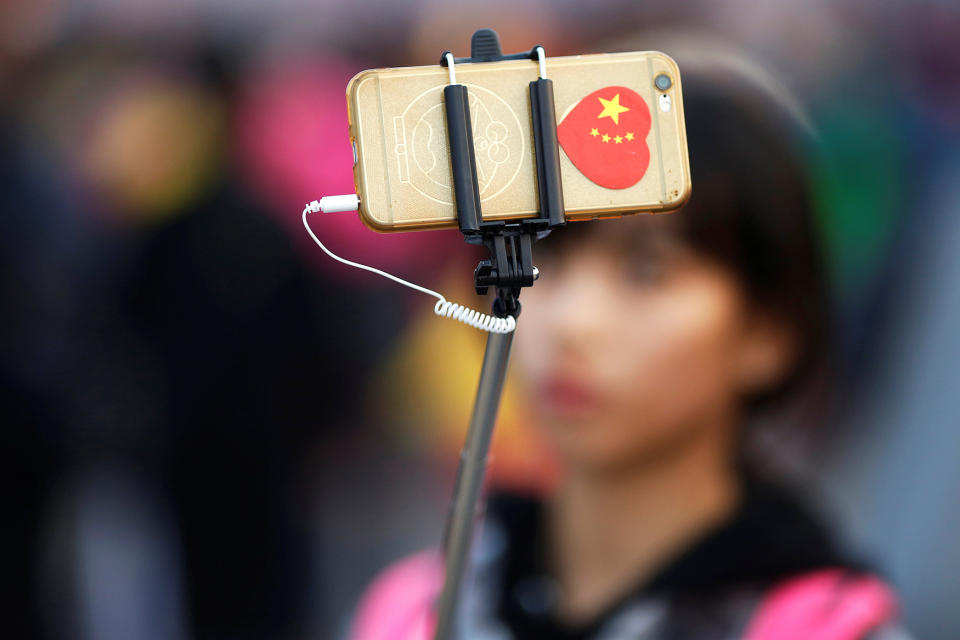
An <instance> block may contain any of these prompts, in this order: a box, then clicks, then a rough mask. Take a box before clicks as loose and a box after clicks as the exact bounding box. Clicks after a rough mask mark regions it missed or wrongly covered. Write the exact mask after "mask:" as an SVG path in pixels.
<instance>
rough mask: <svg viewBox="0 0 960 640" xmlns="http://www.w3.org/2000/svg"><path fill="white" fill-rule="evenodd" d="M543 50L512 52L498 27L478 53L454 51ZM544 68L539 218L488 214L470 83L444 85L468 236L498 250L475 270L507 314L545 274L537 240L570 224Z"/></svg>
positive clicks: (480, 37) (480, 286)
mask: <svg viewBox="0 0 960 640" xmlns="http://www.w3.org/2000/svg"><path fill="white" fill-rule="evenodd" d="M449 54H450V52H449V51H445V52H444V53H443V56H442V57H441V60H440V64H441V65H443V66H448V65H449V59H448V55H449ZM543 56H544V52H543V47H541V46H540V45H537V46H535V47H533V48H532V49H531V50H530V51H528V52H525V53H514V54H509V55H504V54H503V52H502V50H501V48H500V38H499V36H498V35H497V33H496V31H494V30H492V29H479V30H477V31H476V32H474V34H473V37H472V38H471V40H470V57H469V58H454V64H455V65H456V64H460V63H470V62H496V61H500V60H536V61H541V60H542V57H543ZM450 57H452V55H451V56H450ZM542 70H543V65H541V74H540V78H539V79H538V80H535V81H533V82H531V83H530V112H531V119H532V123H531V128H532V130H533V143H534V144H533V146H534V162H535V164H536V169H537V197H538V202H539V212H538V215H537V216H536V217H533V218H524V219H522V220H518V221H515V222H514V221H509V222H508V221H485V220H484V219H483V212H482V208H481V203H480V185H479V183H478V181H477V160H476V155H475V154H474V146H473V125H472V122H471V119H470V101H469V93H468V90H467V87H466V86H465V85H463V84H453V83H451V84H449V85H447V86H446V87H444V90H443V98H444V107H445V113H446V118H447V137H448V139H449V142H450V164H451V169H452V171H453V191H454V198H455V202H456V207H457V219H458V222H459V225H460V231H461V233H463V235H464V239H465V240H466V241H467V242H469V243H471V244H483V245H484V246H485V247H486V248H487V250H488V251H489V252H490V258H489V259H487V260H482V261H481V262H480V264H479V265H478V266H477V269H476V271H475V272H474V285H475V287H476V290H477V293H478V294H480V295H485V294H486V293H487V291H488V289H489V288H490V287H494V288H495V289H496V291H497V300H496V302H495V303H494V313H495V314H496V315H499V316H506V315H514V316H516V315H518V314H519V313H520V302H519V300H518V298H519V296H520V290H521V288H523V287H529V286H532V285H533V282H534V280H536V278H537V276H538V272H537V270H536V268H535V267H534V266H533V243H534V242H535V241H536V240H538V239H539V238H542V237H544V236H545V235H547V234H548V233H549V232H550V231H551V230H552V229H555V228H558V227H562V226H563V225H564V224H566V214H565V210H564V206H563V185H562V184H561V181H560V144H559V142H558V141H557V116H556V111H555V107H554V101H553V82H552V81H551V80H550V79H548V78H546V77H545V76H544V74H543V71H542ZM451 77H452V74H451Z"/></svg>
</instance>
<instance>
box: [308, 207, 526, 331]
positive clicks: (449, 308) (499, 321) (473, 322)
mask: <svg viewBox="0 0 960 640" xmlns="http://www.w3.org/2000/svg"><path fill="white" fill-rule="evenodd" d="M358 203H359V199H358V198H357V196H356V195H349V196H326V197H324V198H321V199H320V200H314V201H313V202H311V203H309V204H307V206H305V207H304V208H303V226H304V228H305V229H306V230H307V233H309V234H310V237H311V238H313V241H314V242H316V243H317V246H318V247H320V248H321V249H323V252H324V253H326V254H327V255H328V256H330V257H331V258H333V259H334V260H336V261H337V262H340V263H343V264H345V265H347V266H350V267H356V268H357V269H363V270H364V271H369V272H370V273H375V274H377V275H378V276H383V277H384V278H387V279H389V280H393V281H394V282H396V283H397V284H402V285H403V286H405V287H410V288H411V289H416V290H417V291H420V292H421V293H426V294H427V295H431V296H433V297H434V298H436V299H437V303H436V304H435V305H433V312H434V313H436V314H437V315H438V316H441V317H443V318H452V319H454V320H456V321H457V322H462V323H463V324H466V325H469V326H471V327H474V328H475V329H480V330H481V331H489V332H490V333H510V332H511V331H513V330H514V329H516V328H517V319H516V318H514V317H513V316H507V317H506V318H498V317H497V316H493V315H490V314H487V313H480V312H479V311H477V310H475V309H471V308H469V307H465V306H463V305H462V304H457V303H456V302H450V301H449V300H447V299H446V298H444V297H443V296H442V295H440V294H439V293H437V292H436V291H434V290H432V289H427V288H426V287H421V286H420V285H418V284H414V283H412V282H407V281H406V280H404V279H403V278H398V277H397V276H395V275H393V274H391V273H387V272H386V271H381V270H380V269H377V268H375V267H371V266H368V265H365V264H360V263H359V262H354V261H352V260H347V259H346V258H341V257H340V256H338V255H337V254H335V253H334V252H332V251H330V249H327V247H326V246H324V244H323V243H322V242H320V239H319V238H318V237H317V236H316V234H315V233H314V232H313V229H311V228H310V223H309V221H308V220H307V215H309V214H311V213H320V212H323V213H335V212H338V211H353V210H355V209H356V208H357V206H358Z"/></svg>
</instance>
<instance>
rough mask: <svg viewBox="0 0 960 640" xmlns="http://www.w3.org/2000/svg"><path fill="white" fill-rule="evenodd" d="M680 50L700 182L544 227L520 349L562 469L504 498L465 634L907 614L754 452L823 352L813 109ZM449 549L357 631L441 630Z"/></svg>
mask: <svg viewBox="0 0 960 640" xmlns="http://www.w3.org/2000/svg"><path fill="white" fill-rule="evenodd" d="M681 68H682V69H684V72H685V75H684V105H685V110H686V119H687V133H688V139H689V149H690V162H691V169H692V175H693V185H694V188H693V196H692V199H691V200H690V202H689V204H688V205H687V206H686V207H684V209H682V210H681V211H679V212H677V213H674V214H672V215H667V216H658V217H651V216H637V217H633V218H625V219H623V220H619V221H615V222H601V223H584V224H573V225H570V226H569V227H568V228H566V229H563V230H562V231H560V232H559V233H556V234H554V236H552V237H550V238H548V239H546V240H545V241H543V242H541V243H540V244H538V245H537V248H536V252H535V253H536V263H537V265H538V266H539V267H540V270H541V273H542V277H541V278H540V280H539V281H538V282H537V284H536V286H534V287H533V288H532V289H530V290H528V291H525V292H524V295H523V300H522V302H523V309H524V311H523V319H522V322H521V323H520V330H519V335H518V336H517V356H518V357H517V365H518V366H519V367H520V369H521V371H522V372H523V374H524V379H525V380H526V381H527V383H528V386H529V390H528V393H527V394H526V396H525V397H529V398H530V399H531V402H532V405H533V406H532V408H533V412H534V414H535V415H536V416H537V418H538V423H539V425H540V426H541V428H542V430H543V433H544V435H545V438H546V440H547V441H548V442H549V443H550V445H551V446H552V448H553V449H554V451H555V453H556V456H557V457H558V459H559V460H560V461H561V462H562V465H563V468H564V474H563V480H562V482H561V483H560V486H559V487H558V488H557V490H556V491H555V492H553V493H552V494H551V495H549V496H546V497H539V496H520V495H494V496H492V497H491V500H490V503H489V508H488V513H487V518H486V522H485V525H484V530H483V534H482V536H481V540H480V541H479V544H478V549H477V553H476V554H475V555H476V559H475V561H474V571H473V580H472V582H471V584H470V587H469V589H468V590H467V593H466V596H465V599H464V601H463V602H462V603H461V605H460V610H459V613H460V615H459V623H460V626H459V629H460V633H461V636H462V637H464V638H497V639H510V638H516V639H526V638H537V639H540V638H563V639H573V638H578V639H579V638H600V639H619V638H624V639H625V638H631V639H634V638H636V639H648V638H649V639H653V638H656V639H664V638H679V639H685V640H698V639H706V638H711V639H712V638H716V639H721V638H724V639H729V638H749V639H751V640H769V639H777V640H790V639H791V638H816V639H823V640H841V639H842V640H854V639H860V638H868V637H869V638H881V637H884V638H892V637H894V635H893V634H895V633H898V632H895V631H894V627H895V604H894V599H893V597H892V595H891V594H890V592H889V591H888V589H887V588H886V587H885V586H884V585H883V583H882V582H880V581H879V580H878V579H877V578H875V577H873V576H871V575H870V574H869V573H867V572H865V571H863V570H862V569H860V568H859V567H858V565H857V563H856V562H855V561H853V560H851V559H850V558H848V557H847V556H845V555H844V554H843V553H842V552H841V551H840V550H839V549H838V548H837V546H836V545H835V544H834V543H833V542H832V540H831V537H830V535H829V533H828V531H827V530H826V529H825V528H824V526H823V525H821V523H820V522H819V521H818V520H817V518H816V517H815V516H814V515H813V514H812V513H811V512H810V511H808V510H807V509H806V508H805V507H804V506H803V505H802V504H801V502H800V501H798V500H797V499H796V498H795V497H794V496H793V495H792V494H791V493H790V492H789V491H787V490H785V489H784V488H782V487H780V486H779V485H777V484H774V483H771V482H769V481H766V480H764V479H763V477H762V474H760V473H758V472H757V471H756V469H755V467H756V465H755V464H754V463H753V461H752V459H751V458H750V456H749V455H747V453H746V452H747V451H748V449H749V448H748V446H747V445H748V444H749V443H750V442H751V441H752V440H754V437H755V436H756V435H757V434H756V433H754V431H755V430H756V429H758V428H766V425H763V426H762V427H760V426H758V425H756V424H755V423H756V422H757V421H758V418H759V417H765V418H766V421H767V422H772V421H775V420H776V417H777V416H778V415H782V413H783V412H784V411H786V409H791V410H795V409H796V408H797V407H799V406H803V405H804V404H806V405H808V406H809V404H810V403H809V402H806V401H809V400H810V399H811V396H812V390H813V389H815V387H816V386H817V385H816V383H817V381H818V380H822V379H823V373H824V371H825V370H826V368H825V364H826V362H827V355H828V349H827V346H828V336H829V331H828V310H827V295H826V292H825V285H824V281H823V274H822V270H821V263H820V256H819V253H818V250H817V244H816V238H815V233H814V230H813V220H812V210H811V203H810V195H809V193H808V182H807V178H806V176H805V175H804V169H803V166H802V164H801V162H800V160H799V158H798V155H797V149H796V144H795V143H796V140H794V138H793V137H792V136H793V135H794V134H795V133H796V132H797V130H798V128H799V123H798V122H797V121H795V120H792V116H791V115H790V111H789V109H786V108H785V107H784V106H783V104H782V103H781V101H779V100H777V99H776V96H775V94H774V93H772V92H771V91H770V90H769V89H768V88H767V87H766V86H765V85H763V84H762V83H757V82H756V81H754V80H748V74H744V73H742V72H738V71H736V70H735V67H734V66H731V67H730V68H727V69H724V70H722V71H721V72H711V73H705V72H697V70H696V68H695V66H694V67H691V66H689V65H687V66H684V65H683V64H681ZM778 411H779V412H780V413H779V414H778ZM793 413H796V411H793ZM815 426H816V425H814V424H805V425H802V427H803V428H807V429H809V428H813V427H815ZM438 558H439V556H438V555H437V554H436V553H427V554H421V555H419V556H415V557H414V558H411V559H408V560H406V561H404V562H401V563H400V564H398V565H395V566H394V567H393V568H391V569H390V570H388V571H387V572H386V573H385V574H384V575H382V576H381V577H380V578H379V579H378V580H377V582H375V583H374V585H373V586H372V587H371V589H370V590H369V592H368V593H367V595H366V597H365V599H364V601H363V602H362V603H361V606H360V608H359V610H358V614H357V618H356V620H355V624H354V628H353V635H352V637H353V638H359V639H362V640H372V639H379V638H383V639H386V640H394V639H399V638H424V637H429V635H430V625H431V620H432V616H431V613H430V606H431V602H432V599H433V598H434V597H435V596H436V594H437V593H438V591H439V588H440V584H441V582H442V567H441V566H440V564H439V562H438ZM897 637H903V636H902V635H898V636H897Z"/></svg>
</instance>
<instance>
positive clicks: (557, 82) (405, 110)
mask: <svg viewBox="0 0 960 640" xmlns="http://www.w3.org/2000/svg"><path fill="white" fill-rule="evenodd" d="M456 72H457V82H459V83H462V84H465V85H467V87H468V88H469V93H470V115H471V118H472V122H473V129H474V145H475V152H476V156H477V170H478V179H479V182H480V198H481V202H482V207H483V218H484V219H485V220H502V219H515V218H523V217H530V216H533V215H536V212H537V188H536V184H537V176H536V168H535V167H534V162H533V139H532V138H533V135H532V128H531V116H530V97H529V83H530V82H531V81H533V80H536V79H537V77H538V67H537V63H536V62H535V61H532V60H530V61H528V60H511V61H504V62H488V63H476V64H458V65H456ZM659 73H666V74H668V75H669V76H670V77H671V79H672V80H673V86H672V87H670V89H669V90H668V91H667V92H666V93H667V94H668V95H669V96H670V103H671V107H670V109H669V111H663V110H661V108H660V100H659V94H661V93H663V92H661V91H659V90H657V89H656V87H655V86H654V78H655V77H656V76H657V75H658V74H659ZM547 76H548V77H549V78H551V79H552V80H553V90H554V100H555V104H556V110H557V122H558V123H559V122H561V121H562V120H563V118H564V116H565V115H566V114H567V112H568V111H570V110H571V109H572V108H573V107H574V106H576V104H577V102H578V101H580V100H581V99H582V98H583V97H584V96H587V95H588V94H590V93H592V92H594V91H596V90H598V89H601V88H603V87H606V86H624V87H628V88H630V89H633V90H634V91H636V92H637V93H638V94H639V95H640V96H642V97H643V99H644V100H645V101H646V102H647V106H648V108H649V109H650V115H651V118H652V126H651V130H650V132H649V134H648V135H647V138H646V142H647V145H648V147H649V149H650V166H649V168H648V169H647V172H646V173H645V174H644V175H643V177H642V178H641V179H640V181H639V182H637V183H636V184H635V185H633V186H632V187H629V188H626V189H608V188H605V187H602V186H599V185H597V184H595V183H594V182H591V181H590V180H589V179H588V178H587V177H586V176H584V175H583V174H582V173H581V172H580V171H579V170H578V169H577V168H576V167H575V166H574V165H573V163H572V162H571V161H570V159H569V158H568V157H567V156H566V154H565V152H564V151H563V149H561V151H560V170H561V175H562V178H563V197H564V202H565V205H566V209H567V219H568V220H586V219H591V218H596V217H612V216H620V215H625V214H628V213H639V212H649V213H660V212H667V211H672V210H675V209H677V208H679V207H680V206H681V205H682V204H683V203H684V202H685V201H686V199H687V198H688V197H689V195H690V168H689V161H688V158H687V141H686V132H685V129H684V121H683V100H682V98H681V95H682V94H681V83H680V73H679V70H678V69H677V66H676V63H674V61H673V60H672V59H671V58H669V57H668V56H666V55H665V54H662V53H659V52H654V51H648V52H632V53H607V54H594V55H584V56H569V57H561V58H547ZM448 82H449V76H448V72H447V69H446V68H445V67H441V66H439V65H434V66H427V67H405V68H396V69H371V70H367V71H362V72H360V73H359V74H357V75H356V76H354V78H353V79H352V80H351V81H350V83H349V84H348V85H347V110H348V113H349V118H350V138H351V140H352V141H353V143H354V145H355V148H356V155H357V163H356V165H355V166H354V180H355V182H356V187H357V193H358V194H359V195H360V201H361V204H360V216H361V219H362V220H363V221H364V222H365V223H366V224H367V225H368V226H370V227H371V228H373V229H375V230H377V231H404V230H411V229H417V228H421V229H426V228H439V227H455V226H456V211H455V209H454V204H453V188H452V176H451V168H450V159H449V154H448V143H447V131H446V121H445V116H444V106H443V87H444V86H446V84H447V83H448Z"/></svg>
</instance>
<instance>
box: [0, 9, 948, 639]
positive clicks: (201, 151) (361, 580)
mask: <svg viewBox="0 0 960 640" xmlns="http://www.w3.org/2000/svg"><path fill="white" fill-rule="evenodd" d="M479 27H493V28H495V29H497V30H498V31H499V32H500V35H501V39H502V42H503V46H504V50H505V51H508V52H510V51H520V50H527V49H529V48H530V47H531V45H533V44H535V43H541V44H543V45H545V47H546V50H547V52H548V54H549V55H563V54H574V53H586V52H599V51H608V50H615V48H616V46H617V44H616V43H618V42H625V41H631V42H637V37H638V34H639V33H642V32H655V31H657V30H676V29H680V30H686V31H689V30H693V32H695V33H701V34H705V35H709V36H710V37H719V38H723V39H726V40H729V41H731V42H734V43H736V44H737V45H739V46H741V47H743V49H744V50H745V51H747V52H748V53H750V54H751V55H753V56H755V57H756V59H758V60H760V61H761V62H762V63H763V64H765V65H767V66H768V67H769V68H770V69H771V70H772V71H773V72H774V73H775V74H776V75H777V76H778V77H779V78H780V79H781V80H783V82H784V83H786V84H787V85H789V86H790V87H792V88H793V90H794V91H795V92H796V93H797V94H798V96H799V97H800V99H801V101H802V102H803V104H804V105H805V107H806V108H807V109H808V111H809V115H810V119H811V121H812V122H813V124H814V126H815V127H816V129H817V130H818V132H819V134H820V138H821V145H820V147H821V148H820V150H819V152H818V154H817V155H816V156H815V157H814V156H811V161H810V166H809V169H810V172H811V175H812V176H813V178H814V180H815V184H816V193H817V201H818V212H819V227H820V232H821V236H822V238H823V241H824V243H825V245H826V247H827V251H828V255H829V258H830V273H831V275H832V284H833V291H834V296H835V300H836V303H837V320H838V326H839V327H840V336H839V338H840V342H839V344H840V345H841V354H840V355H841V357H840V359H839V367H840V369H839V371H838V373H839V375H838V376H837V384H838V385H839V388H838V389H837V391H838V394H837V395H838V397H839V398H841V402H840V404H839V406H838V407H837V408H836V410H835V411H834V415H833V417H832V418H831V419H830V420H829V421H828V423H827V424H823V425H817V427H818V428H817V429H816V434H817V440H816V442H815V443H814V455H812V456H809V457H807V458H806V459H805V460H803V461H802V462H801V463H799V469H800V474H801V475H802V477H803V478H805V482H806V483H807V486H808V488H809V489H810V491H811V493H812V494H814V495H817V496H819V498H820V500H821V504H822V506H823V508H824V509H826V510H827V511H828V512H830V513H832V514H833V517H834V519H835V521H836V522H837V523H838V524H839V525H840V526H841V527H842V531H843V532H844V535H845V537H846V538H847V539H848V540H850V541H851V543H852V544H855V545H857V546H859V547H860V548H861V549H863V550H864V551H865V553H866V554H867V556H868V557H869V558H870V560H871V561H872V562H873V564H874V566H877V567H878V568H879V569H880V570H881V571H882V572H883V573H884V574H885V575H887V576H889V578H890V579H891V580H892V582H893V583H894V584H895V585H896V586H897V588H898V589H899V590H900V592H901V594H902V596H903V602H904V608H905V613H906V617H907V621H908V624H909V626H910V628H911V629H912V630H913V631H914V632H915V633H916V634H917V636H918V637H920V638H927V639H933V640H936V639H953V638H957V637H960V607H957V606H956V604H957V598H958V594H960V544H958V541H960V409H958V403H960V332H958V331H957V327H958V326H960V211H958V203H960V145H958V142H960V8H958V6H957V4H956V3H954V2H950V1H948V0H940V1H935V0H913V1H908V0H885V1H884V2H876V1H869V0H836V1H828V0H803V1H799V0H797V1H795V2H786V1H783V2H775V1H773V0H765V1H759V2H758V1H756V0H750V1H747V0H724V1H717V0H696V1H692V2H683V3H679V2H672V1H665V0H647V1H645V2H636V1H635V0H617V1H613V0H591V2H580V1H573V0H564V1H559V2H547V1H546V0H541V1H536V0H509V1H504V0H487V1H485V2H467V1H464V0H444V1H439V0H422V1H419V2H405V3H403V2H393V1H391V0H354V1H351V2H335V1H330V0H276V1H273V2H257V1H255V0H229V1H225V0H163V1H161V0H87V1H84V2H69V1H67V0H22V1H20V0H12V1H11V0H7V1H6V2H4V3H2V5H0V421H2V424H3V426H2V429H0V434H2V436H0V438H2V439H0V555H2V557H3V559H4V561H3V564H2V565H0V635H2V636H3V637H4V638H81V639H91V640H93V639H97V640H99V639H111V640H112V639H115V638H116V639H131V638H136V639H144V640H151V639H154V638H156V639H164V640H177V639H189V638H197V639H206V638H334V637H336V636H337V634H338V633H339V632H341V631H342V630H343V628H344V625H345V624H346V621H347V620H348V617H349V615H350V609H351V606H352V604H353V603H354V602H355V601H356V599H357V597H358V595H359V593H360V591H361V590H362V588H363V585H364V584H365V583H366V582H367V581H368V580H369V579H370V577H371V576H372V575H373V574H374V573H375V572H376V571H377V570H378V569H379V568H381V567H383V566H384V565H385V564H386V563H387V562H389V561H390V560H391V559H393V558H396V557H397V556H399V555H401V554H403V553H407V552H410V551H413V550H415V549H419V548H421V547H424V546H428V545H435V544H437V543H438V542H439V540H440V537H441V532H442V524H443V520H444V515H445V511H446V508H447V503H448V500H449V495H450V491H451V480H452V476H453V469H454V467H453V465H454V463H455V460H456V458H457V451H458V447H459V445H460V442H461V440H462V437H463V431H464V427H465V424H466V419H467V415H468V413H469V409H470V404H471V401H472V393H473V389H474V385H475V383H476V377H477V374H478V371H479V366H480V356H481V353H482V340H483V338H482V336H481V335H480V334H479V333H478V332H474V331H472V330H470V329H466V328H463V327H460V326H457V325H454V324H453V323H450V322H444V321H441V320H438V319H435V318H434V317H433V316H432V314H431V308H432V303H431V302H430V301H429V300H426V299H424V298H423V297H420V296H418V295H417V294H415V293H412V292H409V291H407V290H401V289H400V288H398V287H396V286H395V285H391V284H390V283H386V282H385V281H381V280H379V279H376V278H372V277H368V276H367V275H365V274H362V273H354V272H351V271H349V270H347V269H346V268H344V267H341V266H339V265H336V264H334V263H332V262H330V261H328V260H327V259H325V258H324V257H322V255H319V252H318V251H317V250H316V249H315V248H314V247H313V246H312V245H310V244H309V239H308V238H307V237H306V236H305V234H304V233H303V230H302V227H301V226H300V219H299V216H300V211H301V209H302V206H303V203H304V202H306V201H309V200H312V199H315V198H318V197H319V196H321V195H324V194H333V193H350V192H352V190H353V187H352V177H351V163H352V158H351V151H350V148H349V142H348V137H347V122H346V108H345V100H344V88H345V86H346V82H347V80H348V79H349V78H350V76H351V75H352V74H354V73H355V72H357V71H359V70H361V69H364V68H370V67H379V66H401V65H410V64H433V63H436V62H437V61H438V59H439V55H440V53H441V51H443V50H444V49H453V50H454V51H455V52H456V53H457V54H458V55H467V53H468V49H469V37H470V34H471V32H472V31H473V30H474V29H475V28H479ZM668 53H669V51H668ZM316 224H317V225H318V230H319V232H320V233H321V235H322V236H323V237H324V238H325V239H326V240H328V241H329V244H330V245H332V246H333V247H334V248H335V249H336V250H339V251H341V252H342V253H343V254H346V255H348V256H351V257H355V258H358V259H361V260H368V261H371V262H374V263H375V264H377V265H378V266H383V267H386V268H389V269H392V270H394V271H397V272H400V273H402V274H404V275H406V276H408V277H412V278H414V279H416V280H418V281H420V282H423V283H424V284H426V285H428V286H434V287H440V288H441V289H442V290H444V291H445V292H450V293H451V296H450V297H453V298H454V299H461V300H469V299H471V298H470V295H471V293H470V283H471V274H472V269H473V265H474V264H475V260H476V258H477V255H476V254H475V253H473V252H472V250H471V249H468V248H467V247H466V246H465V245H463V244H462V242H461V240H460V239H459V237H458V236H457V235H456V234H455V233H454V234H451V233H449V232H422V233H415V234H404V235H401V236H381V235H375V234H373V233H372V232H369V231H367V230H365V229H364V228H363V227H362V226H361V225H360V223H359V222H357V220H356V218H355V216H351V215H345V216H341V217H331V218H326V219H323V221H322V222H318V223H316ZM478 304H482V305H485V304H486V303H483V302H482V301H481V302H478ZM501 416H502V419H501V424H500V426H499V433H498V435H497V441H496V443H495V456H494V461H493V464H492V467H491V474H492V481H493V482H495V483H501V484H505V485H509V486H514V487H516V486H524V487H539V486H545V485H548V484H549V483H550V481H551V478H552V477H553V473H554V469H553V466H552V464H551V461H550V460H549V459H547V458H546V457H545V456H544V455H543V454H542V453H540V451H541V449H539V448H538V447H537V443H536V442H535V439H534V438H533V436H532V435H530V433H529V432H528V431H526V430H525V429H524V424H525V418H524V415H523V403H522V398H520V397H519V393H518V392H517V390H516V388H515V387H511V389H510V390H508V395H507V398H506V400H505V405H504V410H503V412H502V414H501Z"/></svg>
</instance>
